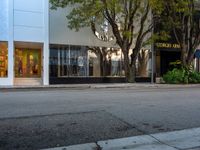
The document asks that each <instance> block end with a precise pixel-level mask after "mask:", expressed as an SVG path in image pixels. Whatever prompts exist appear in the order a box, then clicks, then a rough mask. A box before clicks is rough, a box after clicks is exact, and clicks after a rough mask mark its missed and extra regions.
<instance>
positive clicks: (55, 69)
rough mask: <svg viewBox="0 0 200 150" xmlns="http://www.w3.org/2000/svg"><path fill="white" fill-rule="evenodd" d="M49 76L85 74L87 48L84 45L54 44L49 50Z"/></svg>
mask: <svg viewBox="0 0 200 150" xmlns="http://www.w3.org/2000/svg"><path fill="white" fill-rule="evenodd" d="M49 59H50V71H49V72H50V76H51V77H76V76H87V74H88V73H87V68H88V67H87V50H86V47H84V46H57V47H56V46H55V47H52V48H51V50H50V58H49Z"/></svg>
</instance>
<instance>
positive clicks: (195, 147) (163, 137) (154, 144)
mask: <svg viewBox="0 0 200 150" xmlns="http://www.w3.org/2000/svg"><path fill="white" fill-rule="evenodd" d="M125 149H127V150H200V128H193V129H187V130H181V131H174V132H166V133H157V134H150V135H142V136H135V137H129V138H122V139H114V140H107V141H98V142H96V143H89V144H81V145H74V146H67V147H59V148H50V149H46V150H125Z"/></svg>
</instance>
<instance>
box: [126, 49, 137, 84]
mask: <svg viewBox="0 0 200 150" xmlns="http://www.w3.org/2000/svg"><path fill="white" fill-rule="evenodd" d="M131 59H132V58H131ZM131 61H132V62H131V64H130V60H129V55H128V52H126V53H124V68H125V75H126V80H127V82H128V83H135V71H136V67H135V62H136V60H135V59H132V60H131Z"/></svg>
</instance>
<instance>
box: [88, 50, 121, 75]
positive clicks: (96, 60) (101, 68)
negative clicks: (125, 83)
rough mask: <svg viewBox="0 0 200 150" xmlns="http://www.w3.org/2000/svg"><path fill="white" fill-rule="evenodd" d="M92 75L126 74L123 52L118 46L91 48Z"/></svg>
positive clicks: (90, 68) (89, 52)
mask: <svg viewBox="0 0 200 150" xmlns="http://www.w3.org/2000/svg"><path fill="white" fill-rule="evenodd" d="M88 54H89V70H90V71H89V72H90V76H115V77H117V76H124V70H123V61H122V52H121V50H119V49H116V48H104V47H92V48H89V51H88Z"/></svg>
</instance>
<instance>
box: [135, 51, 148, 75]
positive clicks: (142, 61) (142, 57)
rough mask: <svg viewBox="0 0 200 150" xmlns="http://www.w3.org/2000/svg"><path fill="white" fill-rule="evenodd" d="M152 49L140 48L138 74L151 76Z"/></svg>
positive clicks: (137, 63) (137, 65) (137, 64)
mask: <svg viewBox="0 0 200 150" xmlns="http://www.w3.org/2000/svg"><path fill="white" fill-rule="evenodd" d="M149 57H150V51H149V50H147V49H142V50H140V52H139V54H138V59H137V62H136V71H137V72H136V76H138V77H149V76H150V68H151V67H150V64H151V63H150V61H151V60H150V59H149Z"/></svg>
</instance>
